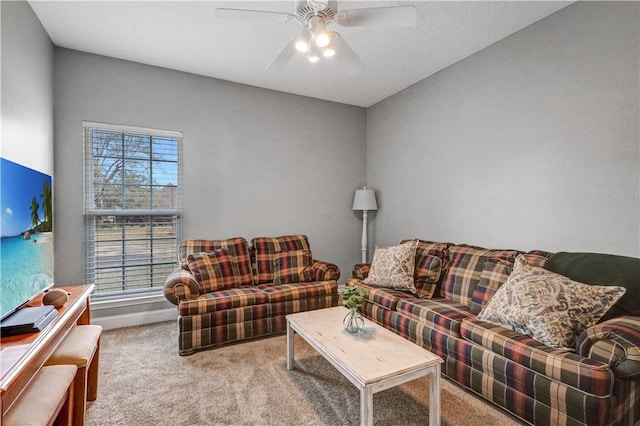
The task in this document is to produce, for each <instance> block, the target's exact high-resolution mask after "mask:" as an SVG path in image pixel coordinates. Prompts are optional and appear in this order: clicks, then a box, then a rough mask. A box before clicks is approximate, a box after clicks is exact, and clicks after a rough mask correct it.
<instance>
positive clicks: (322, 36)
mask: <svg viewBox="0 0 640 426" xmlns="http://www.w3.org/2000/svg"><path fill="white" fill-rule="evenodd" d="M315 42H316V44H317V45H318V47H327V46H328V45H329V43H330V42H331V37H329V34H327V33H326V32H321V33H318V34H316V37H315Z"/></svg>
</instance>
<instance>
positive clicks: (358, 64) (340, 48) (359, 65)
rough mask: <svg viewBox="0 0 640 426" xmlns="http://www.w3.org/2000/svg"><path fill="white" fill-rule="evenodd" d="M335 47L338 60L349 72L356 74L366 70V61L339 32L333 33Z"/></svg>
mask: <svg viewBox="0 0 640 426" xmlns="http://www.w3.org/2000/svg"><path fill="white" fill-rule="evenodd" d="M333 48H334V49H335V51H336V55H335V59H336V61H337V62H338V64H339V65H341V66H342V67H344V68H345V69H346V70H347V72H349V74H351V75H356V74H359V73H361V72H362V71H364V63H363V62H362V61H361V60H360V58H358V55H356V53H355V52H354V51H353V49H351V47H350V46H349V45H348V44H347V42H346V41H344V39H343V38H342V37H341V36H340V34H338V33H333Z"/></svg>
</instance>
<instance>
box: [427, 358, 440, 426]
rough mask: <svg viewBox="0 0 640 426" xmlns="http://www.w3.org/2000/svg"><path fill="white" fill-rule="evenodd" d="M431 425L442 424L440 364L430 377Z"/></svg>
mask: <svg viewBox="0 0 640 426" xmlns="http://www.w3.org/2000/svg"><path fill="white" fill-rule="evenodd" d="M429 426H440V364H438V365H436V366H435V367H434V371H433V373H431V377H429Z"/></svg>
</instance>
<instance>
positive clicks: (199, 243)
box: [164, 235, 340, 355]
mask: <svg viewBox="0 0 640 426" xmlns="http://www.w3.org/2000/svg"><path fill="white" fill-rule="evenodd" d="M251 242H252V245H251V246H249V244H248V243H247V241H246V240H245V239H244V238H242V237H237V238H230V239H226V240H186V241H183V242H182V243H181V244H180V246H179V250H178V257H179V261H180V264H181V266H180V267H179V268H177V269H175V270H174V271H173V272H172V273H171V274H170V275H169V277H168V278H167V280H166V282H165V285H164V295H165V297H166V298H167V300H169V301H170V302H171V303H173V304H175V305H178V328H179V335H178V351H179V354H180V355H189V354H192V353H194V352H195V351H197V350H201V349H206V348H210V347H215V346H218V345H221V344H224V343H229V342H235V341H239V340H244V339H251V338H255V337H261V336H268V335H270V334H275V333H281V332H284V331H286V319H285V316H286V315H288V314H291V313H295V312H302V311H308V310H312V309H320V308H328V307H332V306H336V305H337V303H338V283H337V280H338V278H340V269H339V268H338V267H337V266H336V265H334V264H332V263H328V262H322V261H318V260H314V259H313V257H312V255H311V248H310V246H309V240H308V239H307V237H306V236H305V235H291V236H283V237H277V238H267V237H259V238H254V239H253V240H251Z"/></svg>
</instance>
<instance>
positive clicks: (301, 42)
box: [295, 28, 310, 53]
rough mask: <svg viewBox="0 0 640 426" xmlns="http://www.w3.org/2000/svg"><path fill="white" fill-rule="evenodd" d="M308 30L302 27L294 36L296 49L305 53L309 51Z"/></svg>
mask: <svg viewBox="0 0 640 426" xmlns="http://www.w3.org/2000/svg"><path fill="white" fill-rule="evenodd" d="M309 36H310V34H309V30H307V29H306V28H303V29H301V30H300V34H298V37H297V38H296V44H295V46H296V50H297V51H298V52H301V53H307V52H308V51H309V38H310V37H309Z"/></svg>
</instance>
